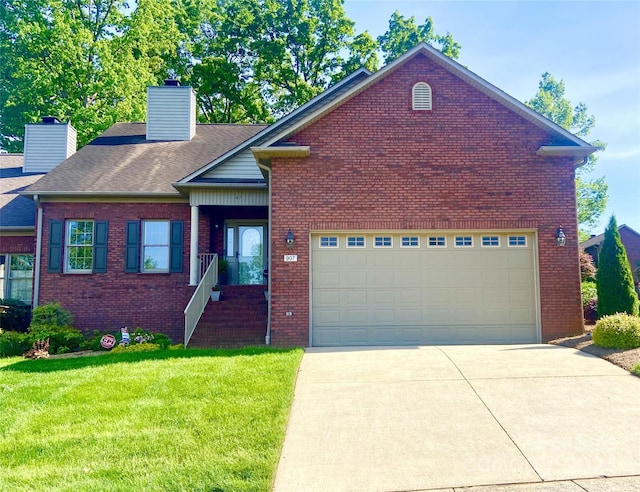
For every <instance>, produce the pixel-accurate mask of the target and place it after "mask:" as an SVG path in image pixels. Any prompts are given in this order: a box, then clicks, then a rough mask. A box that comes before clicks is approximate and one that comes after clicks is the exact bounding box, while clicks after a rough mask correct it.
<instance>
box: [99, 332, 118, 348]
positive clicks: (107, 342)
mask: <svg viewBox="0 0 640 492" xmlns="http://www.w3.org/2000/svg"><path fill="white" fill-rule="evenodd" d="M100 346H101V347H102V348H103V349H105V350H111V349H112V348H113V347H115V346H116V337H114V336H113V335H104V336H103V337H102V338H101V339H100Z"/></svg>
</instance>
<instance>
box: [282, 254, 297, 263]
mask: <svg viewBox="0 0 640 492" xmlns="http://www.w3.org/2000/svg"><path fill="white" fill-rule="evenodd" d="M284 261H286V262H291V261H298V255H284Z"/></svg>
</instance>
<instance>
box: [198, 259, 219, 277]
mask: <svg viewBox="0 0 640 492" xmlns="http://www.w3.org/2000/svg"><path fill="white" fill-rule="evenodd" d="M217 259H218V255H217V254H216V253H200V254H198V263H199V264H200V273H199V274H198V282H199V281H200V279H201V278H202V277H204V274H205V272H206V271H207V268H209V265H211V262H213V260H217Z"/></svg>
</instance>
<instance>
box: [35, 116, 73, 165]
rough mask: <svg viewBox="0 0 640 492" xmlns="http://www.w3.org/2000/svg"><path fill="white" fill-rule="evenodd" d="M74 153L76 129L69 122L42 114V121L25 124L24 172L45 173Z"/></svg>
mask: <svg viewBox="0 0 640 492" xmlns="http://www.w3.org/2000/svg"><path fill="white" fill-rule="evenodd" d="M75 153H76V130H75V128H73V127H72V126H71V123H60V121H58V119H57V118H54V117H52V116H44V117H43V118H42V123H35V124H27V125H25V129H24V160H23V164H22V170H23V171H24V172H25V173H46V172H49V171H51V170H52V169H53V168H54V167H56V166H57V165H58V164H60V163H61V162H62V161H64V160H65V159H67V158H68V157H71V156H72V155H73V154H75Z"/></svg>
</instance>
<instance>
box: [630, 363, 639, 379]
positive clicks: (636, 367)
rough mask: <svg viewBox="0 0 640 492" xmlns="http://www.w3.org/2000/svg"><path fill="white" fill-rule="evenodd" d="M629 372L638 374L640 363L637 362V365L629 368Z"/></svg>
mask: <svg viewBox="0 0 640 492" xmlns="http://www.w3.org/2000/svg"><path fill="white" fill-rule="evenodd" d="M631 372H632V373H633V374H635V375H636V376H640V364H638V365H637V366H635V367H634V368H633V369H631Z"/></svg>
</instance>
